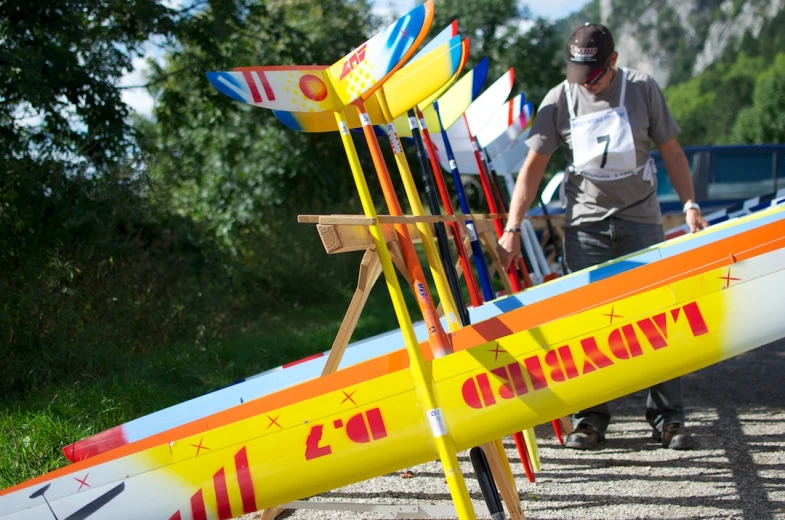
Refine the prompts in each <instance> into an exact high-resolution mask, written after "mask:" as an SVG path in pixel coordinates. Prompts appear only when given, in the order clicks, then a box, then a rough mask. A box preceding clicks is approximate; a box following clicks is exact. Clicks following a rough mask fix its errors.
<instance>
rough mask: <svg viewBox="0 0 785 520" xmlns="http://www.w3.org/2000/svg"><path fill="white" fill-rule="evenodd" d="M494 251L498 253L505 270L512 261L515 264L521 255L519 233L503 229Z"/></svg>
mask: <svg viewBox="0 0 785 520" xmlns="http://www.w3.org/2000/svg"><path fill="white" fill-rule="evenodd" d="M496 251H497V252H498V253H499V260H500V261H501V263H502V267H503V268H504V270H505V271H506V270H507V269H509V268H510V265H513V262H515V263H516V264H517V262H518V259H519V258H520V257H521V233H520V232H517V231H516V232H513V231H505V232H504V234H503V235H502V236H501V238H499V242H498V245H497V246H496Z"/></svg>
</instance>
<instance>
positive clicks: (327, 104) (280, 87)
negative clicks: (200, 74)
mask: <svg viewBox="0 0 785 520" xmlns="http://www.w3.org/2000/svg"><path fill="white" fill-rule="evenodd" d="M431 23H433V0H427V1H426V2H425V3H423V4H421V5H419V6H417V7H415V8H414V9H412V10H411V11H409V12H408V13H407V14H405V15H404V16H403V17H401V18H400V19H398V20H397V21H396V22H395V23H393V24H391V25H390V26H388V27H387V28H386V29H385V30H384V31H382V32H380V33H378V34H377V35H375V36H373V37H372V38H371V39H369V40H368V41H366V42H365V43H363V44H362V45H360V46H359V47H357V48H356V49H354V50H353V51H352V52H350V53H349V54H348V55H346V56H344V57H343V58H341V59H340V60H338V61H337V62H336V63H335V64H333V65H332V66H329V67H327V66H322V65H314V66H300V65H294V66H261V67H238V68H236V69H235V70H234V71H233V72H208V73H207V79H208V80H209V81H210V83H212V84H213V86H214V87H215V88H216V89H217V90H218V91H219V92H221V93H222V94H224V95H226V96H229V97H230V98H232V99H234V100H235V101H239V102H241V103H247V104H250V105H254V106H258V107H262V108H269V109H271V110H284V111H290V112H291V111H296V112H336V111H338V110H340V109H341V108H343V107H345V106H346V105H348V104H349V103H351V102H352V101H354V100H356V99H358V98H360V97H364V98H367V97H369V96H370V94H372V93H373V91H374V90H375V89H376V88H378V86H379V85H380V84H381V83H382V82H384V81H385V80H386V79H387V78H388V77H389V76H390V75H391V74H393V73H394V72H395V71H396V70H398V68H400V67H401V66H402V65H403V63H405V62H406V60H407V59H408V58H409V56H411V55H412V54H413V53H414V51H415V50H416V49H417V47H418V46H419V45H420V43H421V42H422V40H423V39H424V38H425V35H426V34H427V33H428V30H429V29H430V27H431Z"/></svg>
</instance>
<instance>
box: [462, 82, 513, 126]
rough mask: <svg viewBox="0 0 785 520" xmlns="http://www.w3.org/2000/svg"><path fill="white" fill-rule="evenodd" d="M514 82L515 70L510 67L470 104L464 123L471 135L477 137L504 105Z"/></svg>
mask: <svg viewBox="0 0 785 520" xmlns="http://www.w3.org/2000/svg"><path fill="white" fill-rule="evenodd" d="M514 81H515V70H514V69H513V68H512V67H510V69H508V70H507V72H505V73H504V74H502V75H501V76H500V77H499V79H497V80H496V81H494V82H493V84H492V85H491V86H490V87H488V88H487V89H486V90H485V92H483V93H482V94H480V96H479V97H478V98H477V99H475V100H474V101H472V104H471V105H470V106H469V108H467V109H466V123H467V124H468V125H469V132H470V133H471V135H473V136H474V135H477V132H479V131H480V130H482V129H483V127H484V126H485V125H486V124H487V123H488V121H489V120H490V119H491V118H492V117H493V115H494V114H495V113H496V111H497V110H498V109H499V107H500V106H502V105H503V104H504V102H505V101H506V100H507V98H508V97H509V95H510V92H512V84H513V82H514Z"/></svg>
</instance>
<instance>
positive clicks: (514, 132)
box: [483, 101, 534, 157]
mask: <svg viewBox="0 0 785 520" xmlns="http://www.w3.org/2000/svg"><path fill="white" fill-rule="evenodd" d="M524 115H525V117H524ZM532 122H534V105H533V104H532V102H531V101H527V102H526V104H525V105H524V107H523V110H522V112H521V116H520V117H519V118H518V119H515V120H513V122H512V124H511V125H510V126H508V127H507V129H506V130H504V132H502V133H501V134H500V135H499V136H497V137H496V138H495V139H494V140H493V141H491V142H490V143H488V144H487V145H483V148H485V152H486V153H487V154H488V155H489V156H490V157H496V156H497V155H499V154H501V153H502V152H504V151H505V150H506V149H507V148H508V147H510V146H511V145H512V144H513V143H514V142H515V140H516V139H518V137H519V136H520V135H521V134H522V133H523V132H524V131H525V130H527V129H528V128H529V127H531V124H532Z"/></svg>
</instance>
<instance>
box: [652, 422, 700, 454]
mask: <svg viewBox="0 0 785 520" xmlns="http://www.w3.org/2000/svg"><path fill="white" fill-rule="evenodd" d="M663 431H664V432H665V433H664V434H663V433H662V432H660V431H659V430H654V433H652V438H653V439H654V440H655V441H657V442H662V447H663V448H670V449H672V450H689V449H692V448H693V447H694V445H695V441H694V440H693V438H692V435H690V434H689V432H687V429H686V428H684V425H683V424H681V423H670V424H666V425H665V427H664V428H663Z"/></svg>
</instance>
